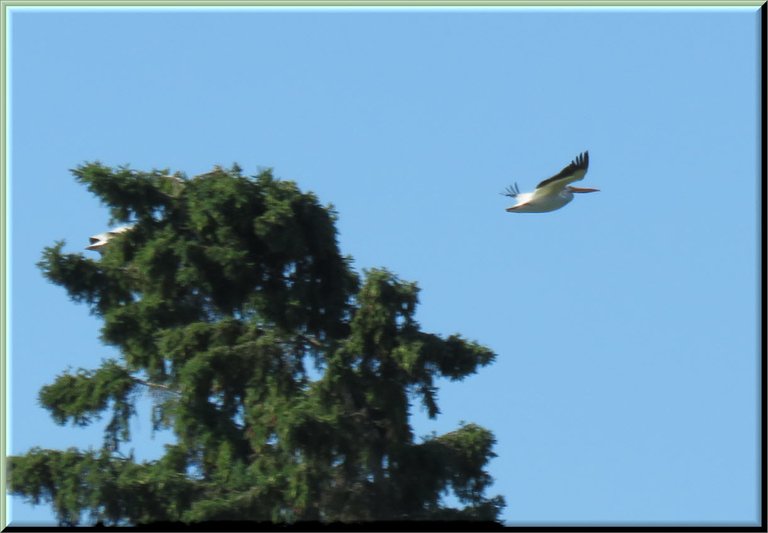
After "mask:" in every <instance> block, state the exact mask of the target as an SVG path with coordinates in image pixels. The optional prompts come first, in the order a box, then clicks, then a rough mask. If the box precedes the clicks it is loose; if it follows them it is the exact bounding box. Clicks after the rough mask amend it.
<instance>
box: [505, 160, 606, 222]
mask: <svg viewBox="0 0 768 533" xmlns="http://www.w3.org/2000/svg"><path fill="white" fill-rule="evenodd" d="M588 168H589V152H584V153H583V154H579V155H578V156H576V159H574V160H573V161H571V164H570V165H568V166H567V167H565V168H564V169H563V170H561V171H560V172H559V173H557V174H556V175H554V176H552V177H551V178H547V179H545V180H544V181H542V182H541V183H539V184H538V185H537V186H536V190H534V191H533V192H520V189H519V188H518V186H517V183H515V184H514V185H511V186H509V187H507V189H506V190H505V191H504V192H503V193H501V194H503V195H504V196H509V197H510V198H514V199H515V200H516V202H517V203H516V204H515V205H513V206H512V207H508V208H507V209H506V210H507V211H509V212H510V213H547V212H549V211H554V210H555V209H560V208H561V207H563V206H564V205H566V204H568V203H569V202H570V201H571V200H573V195H574V193H587V192H597V191H599V189H587V188H583V187H573V186H571V185H570V184H571V183H573V182H574V181H579V180H582V179H584V175H585V174H586V173H587V169H588Z"/></svg>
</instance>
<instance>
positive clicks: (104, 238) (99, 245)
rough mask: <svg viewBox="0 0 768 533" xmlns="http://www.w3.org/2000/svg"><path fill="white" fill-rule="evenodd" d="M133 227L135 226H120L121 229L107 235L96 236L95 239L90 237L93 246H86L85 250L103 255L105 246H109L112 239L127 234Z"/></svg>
mask: <svg viewBox="0 0 768 533" xmlns="http://www.w3.org/2000/svg"><path fill="white" fill-rule="evenodd" d="M132 227H133V226H120V227H119V228H115V229H113V230H109V231H107V232H105V233H99V234H98V235H94V236H93V237H90V241H91V245H90V246H86V247H85V249H86V250H94V251H97V252H99V253H100V254H103V253H104V246H106V245H107V243H108V242H109V240H110V239H111V238H112V237H114V236H115V235H120V234H121V233H125V232H126V231H128V230H129V229H131V228H132Z"/></svg>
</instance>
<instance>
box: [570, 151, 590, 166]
mask: <svg viewBox="0 0 768 533" xmlns="http://www.w3.org/2000/svg"><path fill="white" fill-rule="evenodd" d="M571 164H572V165H574V166H575V167H576V168H588V167H589V150H584V151H583V152H582V153H580V154H579V155H577V156H576V159H574V160H573V161H572V162H571Z"/></svg>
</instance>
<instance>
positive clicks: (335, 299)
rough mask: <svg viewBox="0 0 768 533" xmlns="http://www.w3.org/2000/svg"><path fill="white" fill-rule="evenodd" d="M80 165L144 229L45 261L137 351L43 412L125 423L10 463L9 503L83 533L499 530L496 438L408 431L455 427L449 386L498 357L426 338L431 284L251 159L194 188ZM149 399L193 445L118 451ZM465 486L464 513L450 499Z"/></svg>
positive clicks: (85, 373)
mask: <svg viewBox="0 0 768 533" xmlns="http://www.w3.org/2000/svg"><path fill="white" fill-rule="evenodd" d="M73 173H74V175H75V177H76V179H77V180H78V181H79V182H80V183H82V184H83V185H85V186H86V187H87V188H88V190H89V191H90V192H92V193H93V194H94V195H95V196H96V197H98V198H99V199H100V201H101V202H103V203H104V204H105V205H106V206H108V208H109V209H110V214H111V220H110V223H111V224H115V223H124V224H130V225H131V228H130V230H129V231H126V232H123V233H120V234H116V235H115V236H113V238H112V239H111V240H110V241H109V242H108V244H107V245H106V246H104V248H103V249H102V252H103V253H102V254H101V255H100V256H99V257H96V256H95V254H94V255H93V256H91V252H86V253H65V251H64V244H65V243H64V242H57V243H55V245H53V246H51V247H48V248H46V249H45V250H44V252H43V256H42V260H41V261H40V263H39V265H38V266H39V267H40V268H41V269H42V272H43V273H44V275H45V276H46V278H47V279H48V280H50V281H51V282H53V283H55V284H57V285H61V286H62V287H64V288H65V289H66V291H67V293H68V294H69V296H70V298H71V299H72V300H74V301H75V302H82V303H85V304H87V305H88V306H89V307H90V309H91V311H92V312H93V313H94V314H95V315H96V316H98V317H99V318H100V319H101V320H103V328H102V330H101V339H102V341H103V342H104V343H105V344H107V345H110V346H113V347H115V348H116V349H117V351H118V353H119V354H120V358H119V360H116V359H107V360H103V361H102V364H101V366H100V367H98V368H96V369H95V370H84V369H80V370H77V371H69V372H64V373H61V374H60V375H58V376H57V378H56V379H55V381H54V382H53V383H52V384H50V385H47V386H45V387H43V388H42V390H41V391H40V394H39V400H40V403H41V404H42V406H44V407H45V408H46V409H47V410H48V411H50V414H51V416H52V417H53V419H54V421H55V422H56V423H58V424H62V425H63V424H67V423H71V424H74V425H75V426H85V425H88V424H90V423H92V422H93V421H94V420H96V419H99V418H100V417H102V416H103V415H106V416H108V417H109V422H108V424H107V425H106V429H105V435H104V443H103V445H102V446H101V447H100V448H99V449H95V450H94V449H89V450H78V449H68V450H51V449H40V448H34V449H32V450H30V451H29V452H28V453H27V454H25V455H21V456H16V457H11V458H10V461H9V489H10V491H11V493H13V494H16V495H21V496H23V497H25V498H26V499H27V500H28V501H31V502H33V503H36V504H37V503H42V502H49V503H51V504H52V505H53V508H54V510H55V512H56V515H57V517H58V519H59V521H60V523H62V524H69V525H73V524H78V523H82V522H83V521H84V520H86V521H90V522H101V523H105V524H116V525H129V524H142V523H153V522H157V521H183V522H198V521H211V520H240V521H245V520H247V521H272V522H295V521H305V520H312V521H321V522H336V521H346V522H348V521H353V522H358V521H370V520H376V521H381V520H496V519H497V518H498V515H499V513H500V511H501V509H502V508H503V506H504V500H503V498H502V497H501V496H496V497H492V498H487V497H486V496H485V491H486V489H487V488H488V486H489V485H490V483H491V482H492V479H491V477H490V476H489V475H488V473H487V472H486V470H485V466H486V464H487V462H488V461H489V460H490V459H491V458H492V457H493V456H494V453H493V451H492V447H493V444H494V442H495V441H494V438H493V435H492V434H491V433H490V432H489V431H488V430H486V429H484V428H482V427H479V426H477V425H475V424H464V425H462V426H461V427H459V428H457V429H456V430H455V431H452V432H450V433H447V434H445V435H432V436H431V437H423V438H422V439H421V440H420V439H417V438H416V437H415V436H414V434H413V431H412V428H411V426H410V424H409V420H408V417H409V409H410V405H411V402H412V401H420V402H422V403H423V405H424V406H425V407H426V410H427V413H428V415H429V416H430V417H432V418H434V417H435V416H437V415H438V413H439V409H438V405H437V399H436V392H437V391H436V386H435V379H436V378H437V377H439V376H444V377H447V378H449V379H451V380H461V379H463V378H464V377H466V376H468V375H470V374H472V373H474V372H476V370H477V369H478V367H480V366H484V365H487V364H489V363H491V362H492V361H493V359H494V354H493V353H492V352H491V351H490V350H489V349H488V348H486V347H483V346H481V345H479V344H477V343H475V342H472V341H469V340H466V339H464V338H462V337H461V336H459V335H451V336H448V337H447V338H445V337H442V336H438V335H435V334H431V333H426V332H423V331H422V330H421V329H420V326H419V324H418V323H417V322H416V320H414V313H415V310H416V306H417V303H418V288H417V286H416V284H415V283H410V282H406V281H403V280H401V279H399V278H398V277H397V276H395V275H394V274H393V273H391V272H389V271H387V270H385V269H373V270H368V271H365V272H364V273H363V275H362V276H359V275H358V274H357V273H356V272H355V271H354V270H353V269H352V267H351V260H350V258H348V257H345V256H342V255H341V254H340V252H339V248H338V243H337V233H336V228H335V220H336V214H335V212H334V210H333V208H332V207H331V206H323V205H321V204H320V203H319V202H318V199H317V198H316V197H315V195H314V194H312V193H304V192H302V191H300V190H299V189H298V188H297V186H296V185H295V184H294V183H293V182H290V181H282V180H278V179H275V178H273V176H272V174H271V172H270V171H268V170H267V171H263V172H261V173H260V174H259V175H258V176H253V177H247V176H244V175H243V174H242V172H241V169H240V168H238V167H237V166H236V165H235V166H233V167H232V168H231V169H222V168H219V167H216V168H214V170H213V171H212V172H210V173H207V174H204V175H201V176H196V177H194V178H190V179H187V178H186V176H184V175H183V174H178V173H177V174H176V175H173V176H170V175H169V174H168V171H167V170H164V171H151V172H140V171H135V170H132V169H130V168H127V167H120V168H109V167H105V166H103V165H101V164H99V163H88V164H84V165H82V166H80V167H78V168H76V169H74V170H73ZM309 365H311V366H313V367H314V368H315V371H310V369H309ZM145 393H149V394H151V397H152V401H153V411H152V412H153V415H152V425H153V428H154V429H155V430H160V429H171V430H172V431H173V434H174V436H175V442H174V444H172V445H167V446H166V449H165V452H164V455H163V456H162V457H161V458H160V459H158V460H156V461H142V462H137V461H135V460H134V458H133V457H132V456H125V455H123V454H122V453H121V451H120V446H121V445H124V443H126V442H128V441H130V432H129V421H130V419H131V417H133V416H134V415H135V403H136V400H137V398H138V397H139V395H141V394H145ZM451 492H452V493H453V494H455V496H456V499H457V501H458V502H460V506H458V507H450V506H448V505H446V504H444V503H443V502H444V500H443V498H442V496H443V495H444V494H446V493H451Z"/></svg>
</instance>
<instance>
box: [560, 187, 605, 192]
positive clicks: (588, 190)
mask: <svg viewBox="0 0 768 533" xmlns="http://www.w3.org/2000/svg"><path fill="white" fill-rule="evenodd" d="M568 188H569V189H570V190H571V192H600V189H587V188H584V187H568Z"/></svg>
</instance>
